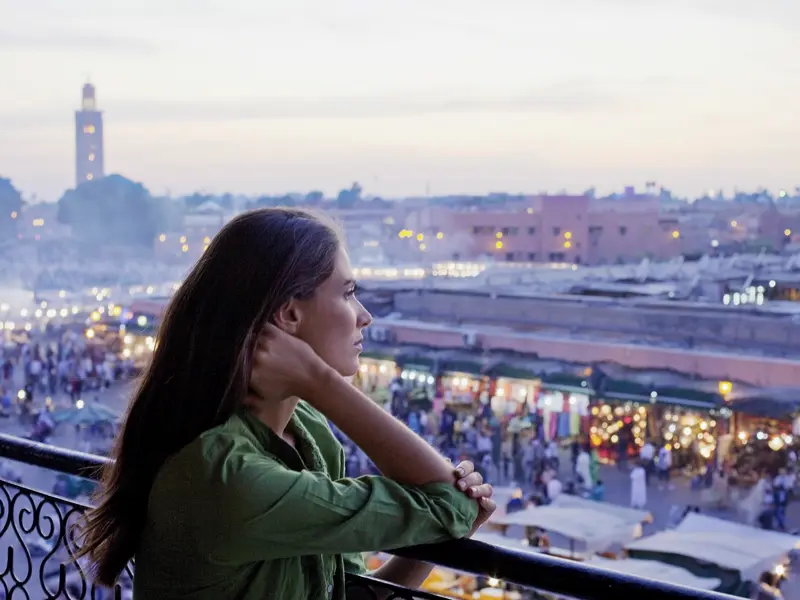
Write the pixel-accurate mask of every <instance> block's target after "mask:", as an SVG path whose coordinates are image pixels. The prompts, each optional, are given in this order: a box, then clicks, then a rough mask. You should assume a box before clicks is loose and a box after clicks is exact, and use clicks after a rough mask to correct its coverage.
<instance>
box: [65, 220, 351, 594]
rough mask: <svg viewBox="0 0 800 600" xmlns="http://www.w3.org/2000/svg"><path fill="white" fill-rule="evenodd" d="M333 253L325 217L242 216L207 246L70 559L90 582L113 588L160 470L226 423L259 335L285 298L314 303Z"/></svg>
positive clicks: (178, 298) (334, 233)
mask: <svg viewBox="0 0 800 600" xmlns="http://www.w3.org/2000/svg"><path fill="white" fill-rule="evenodd" d="M339 247H340V236H339V233H338V230H337V229H336V228H335V226H333V225H332V224H331V223H330V222H328V221H327V220H325V219H324V218H321V217H320V216H318V215H313V214H311V213H307V212H305V211H300V210H291V209H279V208H268V209H261V210H256V211H252V212H248V213H245V214H242V215H240V216H238V217H236V218H234V219H233V220H232V221H230V223H228V224H227V225H226V226H225V227H224V228H223V229H222V230H221V231H220V232H219V233H218V234H217V236H216V237H215V238H214V240H213V241H212V242H211V244H210V246H209V247H208V249H207V250H206V251H205V252H204V254H203V256H202V258H201V259H200V260H199V262H198V263H197V264H196V266H195V267H194V268H193V269H192V271H191V272H190V273H189V275H188V277H187V278H186V280H185V281H184V283H183V285H181V287H180V289H179V290H178V291H177V292H176V294H175V296H174V298H173V299H172V301H171V302H170V304H169V307H168V308H167V310H166V313H165V316H164V319H163V322H162V325H161V327H160V331H159V336H158V343H157V344H156V349H155V352H154V354H153V358H152V360H151V362H150V366H149V368H148V369H147V371H146V373H145V374H144V376H143V378H142V380H141V383H140V385H139V388H138V390H137V391H136V393H135V394H134V396H133V399H132V401H131V404H130V406H129V408H128V411H127V414H126V416H125V419H124V424H123V426H122V430H121V432H120V434H119V436H118V438H117V440H116V442H115V447H114V452H113V458H114V461H113V463H111V464H110V466H109V467H107V468H106V469H105V471H104V472H103V475H102V484H101V489H100V493H99V496H98V498H97V500H98V504H97V508H95V509H93V510H91V511H89V512H88V514H87V516H86V520H85V522H84V523H83V524H82V525H81V527H80V529H79V531H78V537H79V546H80V551H79V557H81V556H85V557H88V558H89V559H90V562H91V563H92V570H93V575H94V577H95V580H96V581H97V582H98V583H99V584H101V585H106V586H111V585H113V584H114V582H115V581H116V579H117V578H118V577H119V575H120V573H121V572H122V571H123V569H125V567H126V565H127V564H128V562H129V561H130V560H131V559H132V558H133V557H134V556H135V554H136V552H137V549H138V547H139V541H140V537H141V533H142V531H143V530H144V528H145V524H146V519H147V503H148V499H149V496H150V490H151V488H152V486H153V482H154V480H155V478H156V475H157V473H158V471H159V469H160V468H161V467H162V465H163V464H164V462H165V461H166V460H167V459H168V458H169V457H170V456H171V455H173V454H175V453H176V452H177V451H178V450H180V449H181V448H183V447H184V446H185V445H186V444H188V443H189V442H191V441H192V440H194V439H195V438H196V437H198V436H199V435H200V434H201V433H203V432H204V431H206V430H208V429H210V428H212V427H215V426H217V425H219V424H221V423H223V422H225V421H226V420H227V419H228V418H230V416H231V415H232V414H233V412H234V411H235V410H236V408H237V407H238V406H239V404H240V403H241V402H242V400H243V399H244V398H245V396H246V394H247V390H248V384H249V378H250V364H251V357H252V352H253V347H254V340H255V339H256V338H257V335H258V333H259V331H260V329H261V327H262V326H263V324H264V323H265V322H266V321H267V320H269V319H270V318H271V317H272V316H273V315H274V314H275V312H276V311H277V310H278V309H279V308H280V307H281V306H282V305H284V304H285V303H286V302H288V301H289V300H290V299H291V298H307V297H310V296H312V295H313V293H314V291H315V290H316V289H317V287H318V286H319V284H320V283H322V282H323V281H325V279H327V278H328V277H329V276H330V275H331V273H332V272H333V269H334V263H335V260H336V253H337V252H338V250H339Z"/></svg>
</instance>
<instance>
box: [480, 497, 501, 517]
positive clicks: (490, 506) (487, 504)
mask: <svg viewBox="0 0 800 600" xmlns="http://www.w3.org/2000/svg"><path fill="white" fill-rule="evenodd" d="M478 504H480V505H481V510H482V511H483V512H485V513H488V514H492V513H493V512H494V511H496V510H497V502H495V501H494V500H492V499H491V498H487V497H485V496H484V497H483V498H481V499H480V500H478Z"/></svg>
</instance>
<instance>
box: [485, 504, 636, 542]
mask: <svg viewBox="0 0 800 600" xmlns="http://www.w3.org/2000/svg"><path fill="white" fill-rule="evenodd" d="M490 523H492V524H494V525H500V526H512V525H516V526H521V527H537V528H539V529H543V530H545V531H548V532H553V533H558V534H560V535H562V536H564V537H566V538H568V539H569V540H570V541H571V542H581V543H583V544H585V546H586V551H587V552H602V551H603V550H606V549H608V548H609V547H611V546H613V545H615V544H626V543H628V542H630V541H631V540H634V539H636V531H634V529H635V527H634V526H633V525H632V524H631V523H630V522H627V521H625V520H623V519H621V518H619V517H615V516H613V515H610V514H602V513H598V511H595V510H588V509H581V508H563V507H558V506H552V505H551V506H540V507H529V508H527V509H525V510H521V511H519V512H514V513H511V514H507V515H500V516H496V517H493V518H492V519H491V520H490Z"/></svg>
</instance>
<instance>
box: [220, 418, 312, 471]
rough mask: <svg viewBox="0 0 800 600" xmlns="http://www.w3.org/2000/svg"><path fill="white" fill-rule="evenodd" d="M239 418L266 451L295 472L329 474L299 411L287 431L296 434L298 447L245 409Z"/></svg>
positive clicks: (291, 420)
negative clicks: (304, 471) (304, 470)
mask: <svg viewBox="0 0 800 600" xmlns="http://www.w3.org/2000/svg"><path fill="white" fill-rule="evenodd" d="M236 416H237V417H238V418H239V420H240V421H241V423H242V424H243V425H244V427H245V429H246V430H247V432H248V433H249V434H250V435H251V436H252V437H253V438H255V441H256V442H258V444H259V446H261V448H262V449H263V450H264V452H266V453H267V454H271V455H273V456H275V457H276V458H278V459H279V460H281V461H282V462H283V463H284V464H286V466H288V467H290V468H292V469H294V470H296V471H301V470H303V469H308V470H311V471H322V472H327V467H326V465H325V460H324V459H323V457H322V453H321V452H320V449H319V447H318V445H317V443H316V441H315V440H314V438H313V437H312V436H311V434H310V433H309V431H308V429H307V428H306V427H305V425H303V422H302V420H301V419H300V417H299V416H298V410H297V409H295V411H294V412H293V413H292V418H291V419H290V421H289V425H288V429H289V430H290V431H291V432H292V433H293V434H294V435H295V440H296V447H295V448H293V447H292V446H291V445H289V444H288V443H286V441H285V440H283V439H282V438H281V437H280V436H279V435H277V434H276V433H275V432H274V431H272V429H270V428H269V427H267V426H266V425H265V424H264V423H262V422H261V421H260V420H259V419H258V418H257V417H256V416H255V415H254V414H253V413H252V412H250V411H249V410H247V409H246V408H241V409H239V410H238V411H237V413H236Z"/></svg>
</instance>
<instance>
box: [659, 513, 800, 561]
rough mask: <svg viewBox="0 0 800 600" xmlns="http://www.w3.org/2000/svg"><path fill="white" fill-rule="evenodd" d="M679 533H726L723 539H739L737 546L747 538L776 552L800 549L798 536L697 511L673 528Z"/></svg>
mask: <svg viewBox="0 0 800 600" xmlns="http://www.w3.org/2000/svg"><path fill="white" fill-rule="evenodd" d="M673 531H677V532H679V533H709V534H714V535H716V534H718V533H722V534H727V536H726V537H725V538H723V539H729V540H730V539H737V538H738V539H739V540H740V542H739V543H738V544H737V547H738V546H739V545H741V540H747V543H748V544H749V543H750V542H751V540H752V541H755V542H756V543H758V544H759V545H767V546H773V547H774V548H775V551H776V552H782V553H789V552H791V551H792V550H796V549H800V536H796V535H790V534H788V533H781V532H780V531H767V530H766V529H759V528H757V527H750V526H749V525H744V524H743V523H735V522H733V521H725V520H724V519H717V518H715V517H709V516H707V515H703V514H698V513H689V514H688V515H686V517H685V518H684V519H683V521H681V522H680V524H679V525H678V526H677V527H676V528H675V529H673Z"/></svg>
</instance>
